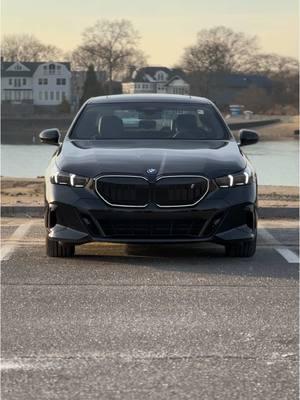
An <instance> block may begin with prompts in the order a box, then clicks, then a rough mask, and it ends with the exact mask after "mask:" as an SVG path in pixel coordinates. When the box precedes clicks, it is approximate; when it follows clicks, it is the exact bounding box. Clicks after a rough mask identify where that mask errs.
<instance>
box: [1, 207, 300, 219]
mask: <svg viewBox="0 0 300 400" xmlns="http://www.w3.org/2000/svg"><path fill="white" fill-rule="evenodd" d="M1 215H2V217H15V218H16V217H19V218H21V217H31V218H42V217H43V215H44V207H43V206H2V207H1ZM258 215H259V217H260V218H264V219H272V218H293V219H294V218H298V217H299V208H297V207H281V208H277V207H259V209H258Z"/></svg>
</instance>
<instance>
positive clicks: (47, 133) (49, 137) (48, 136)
mask: <svg viewBox="0 0 300 400" xmlns="http://www.w3.org/2000/svg"><path fill="white" fill-rule="evenodd" d="M39 137H40V141H41V142H42V143H46V144H54V145H55V146H58V145H59V139H60V132H59V130H58V129H56V128H52V129H45V130H44V131H42V132H41V133H40V134H39Z"/></svg>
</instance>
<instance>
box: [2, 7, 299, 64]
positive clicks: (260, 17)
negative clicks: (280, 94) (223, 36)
mask: <svg viewBox="0 0 300 400" xmlns="http://www.w3.org/2000/svg"><path fill="white" fill-rule="evenodd" d="M101 18H108V19H121V18H125V19H129V20H130V21H131V22H132V23H133V24H134V26H135V28H136V29H137V30H138V31H139V33H140V36H141V41H140V48H141V49H142V50H143V51H144V52H145V53H146V54H147V55H148V63H149V64H150V65H166V66H172V65H174V64H175V63H177V62H178V61H179V60H180V57H181V55H182V53H183V48H184V47H186V46H189V45H191V44H193V43H194V42H195V40H196V34H197V32H198V31H200V30H201V29H204V28H206V29H207V28H211V27H214V26H217V25H224V26H227V27H230V28H232V29H234V30H235V31H243V32H245V33H247V34H249V35H256V36H258V38H259V44H260V47H261V51H262V52H268V53H274V52H275V53H278V54H281V55H286V56H292V57H297V56H298V25H299V21H298V19H299V14H298V0H85V1H83V0H2V1H1V19H2V24H1V26H2V30H1V36H3V35H6V34H11V33H29V34H33V35H35V36H36V37H37V38H39V39H40V40H41V41H42V42H44V43H47V44H53V45H56V46H58V47H60V48H62V49H63V50H66V51H71V50H72V49H74V48H75V47H76V46H77V45H78V44H79V43H80V41H81V33H82V31H83V30H84V29H85V28H86V27H89V26H91V25H93V24H94V23H95V22H96V20H97V19H101Z"/></svg>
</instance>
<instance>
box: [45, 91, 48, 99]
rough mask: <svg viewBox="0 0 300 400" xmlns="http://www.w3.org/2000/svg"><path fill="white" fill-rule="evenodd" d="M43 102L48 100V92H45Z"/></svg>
mask: <svg viewBox="0 0 300 400" xmlns="http://www.w3.org/2000/svg"><path fill="white" fill-rule="evenodd" d="M45 100H48V92H45Z"/></svg>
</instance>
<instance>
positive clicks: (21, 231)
mask: <svg viewBox="0 0 300 400" xmlns="http://www.w3.org/2000/svg"><path fill="white" fill-rule="evenodd" d="M32 225H33V221H30V222H26V223H25V224H22V225H20V226H19V227H18V228H17V229H16V230H15V231H14V233H13V234H12V235H11V236H10V237H9V239H8V241H9V242H11V243H8V244H5V245H4V246H2V247H1V257H0V260H1V261H5V260H8V259H9V258H10V256H11V255H12V254H13V252H14V250H15V248H16V247H17V246H18V241H20V240H21V239H22V238H23V237H24V236H25V235H26V233H27V232H28V231H29V230H30V228H31V226H32Z"/></svg>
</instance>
